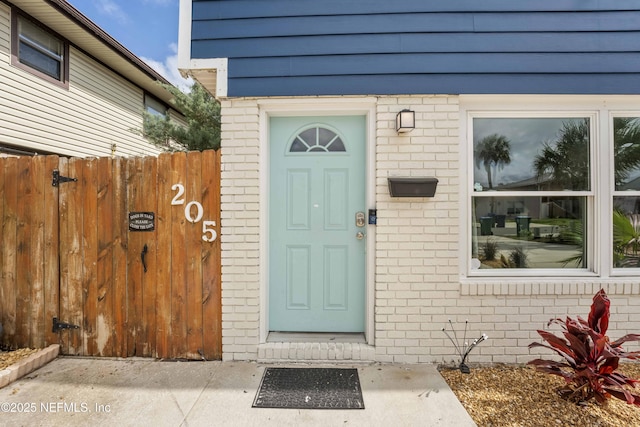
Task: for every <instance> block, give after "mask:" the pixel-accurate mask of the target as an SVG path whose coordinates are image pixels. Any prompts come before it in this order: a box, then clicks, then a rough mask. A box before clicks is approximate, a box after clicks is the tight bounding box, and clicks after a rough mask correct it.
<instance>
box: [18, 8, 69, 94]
mask: <svg viewBox="0 0 640 427" xmlns="http://www.w3.org/2000/svg"><path fill="white" fill-rule="evenodd" d="M12 16H13V22H12V40H13V44H12V49H13V54H12V63H13V64H14V65H16V66H18V67H20V68H22V69H24V70H27V71H29V72H31V73H33V74H36V75H38V76H41V77H43V78H45V79H47V80H50V81H53V82H56V83H58V84H63V85H64V84H66V82H67V79H68V69H69V55H68V52H69V47H68V43H67V42H66V41H65V40H64V39H62V38H60V37H58V36H56V35H55V34H54V33H53V32H51V31H50V30H48V29H46V28H45V27H43V26H41V25H39V24H37V23H36V22H34V21H31V20H29V19H27V18H26V17H25V16H22V15H21V14H19V13H17V12H16V11H15V10H14V12H13V14H12Z"/></svg>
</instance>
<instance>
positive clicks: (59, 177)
mask: <svg viewBox="0 0 640 427" xmlns="http://www.w3.org/2000/svg"><path fill="white" fill-rule="evenodd" d="M76 181H78V178H69V177H66V176H62V175H60V171H59V170H58V169H54V170H53V182H52V183H51V185H53V186H54V187H57V186H58V184H61V183H63V182H76Z"/></svg>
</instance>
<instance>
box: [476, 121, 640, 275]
mask: <svg viewBox="0 0 640 427" xmlns="http://www.w3.org/2000/svg"><path fill="white" fill-rule="evenodd" d="M469 126H470V131H469V136H470V140H471V141H472V142H473V144H472V145H473V147H472V153H470V156H471V159H470V160H471V162H470V163H471V164H470V166H471V167H472V168H473V177H472V178H471V179H472V180H473V181H472V183H470V184H471V185H470V192H469V195H470V196H469V201H470V203H469V209H470V230H471V248H470V252H471V258H472V262H471V263H470V265H471V266H472V267H471V268H472V269H474V270H477V272H476V273H477V274H491V275H509V274H511V275H513V274H514V269H518V270H519V271H521V272H522V271H523V269H528V271H531V274H534V272H535V274H538V273H543V271H548V272H549V274H558V272H561V271H562V272H565V273H569V272H572V273H575V274H581V272H591V271H593V270H594V261H593V258H594V255H593V254H594V251H593V249H592V246H593V243H592V242H593V238H594V236H592V233H591V231H590V230H593V229H594V224H595V222H594V221H595V218H594V214H593V211H594V209H593V205H594V196H595V192H594V167H593V158H594V156H593V152H594V146H595V144H594V133H595V132H594V129H595V128H594V126H595V115H593V114H577V115H576V114H571V115H569V114H560V115H553V114H545V115H540V114H519V115H507V114H502V115H491V114H480V115H475V116H472V117H470V120H469ZM638 188H640V184H639V186H638ZM639 194H640V193H639ZM518 274H520V273H518Z"/></svg>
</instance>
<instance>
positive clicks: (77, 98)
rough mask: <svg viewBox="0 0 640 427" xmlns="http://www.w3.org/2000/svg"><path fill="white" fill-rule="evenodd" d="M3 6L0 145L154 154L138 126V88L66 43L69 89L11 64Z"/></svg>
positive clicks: (82, 153)
mask: <svg viewBox="0 0 640 427" xmlns="http://www.w3.org/2000/svg"><path fill="white" fill-rule="evenodd" d="M10 47H11V43H10V14H9V8H8V7H7V6H5V5H0V81H1V82H2V85H1V86H0V143H4V144H10V145H14V146H18V147H23V148H28V149H30V150H34V151H42V152H44V151H46V152H54V153H59V154H63V155H68V156H80V157H85V156H108V155H111V146H112V144H116V154H117V155H120V156H132V155H136V156H139V155H156V154H158V153H159V150H158V149H157V148H156V147H155V146H153V145H152V144H150V143H148V142H146V141H145V140H144V139H143V138H142V137H141V136H139V135H137V134H136V133H135V132H133V131H132V129H140V128H141V127H142V111H143V99H144V96H143V91H142V89H140V88H138V87H137V86H135V85H133V84H132V83H131V82H129V81H128V80H126V79H124V78H122V77H120V76H119V75H117V74H116V73H114V72H113V71H111V70H109V69H108V68H107V67H105V66H104V65H102V64H100V63H97V62H96V61H94V60H93V59H91V58H90V57H88V56H87V55H85V54H83V53H82V52H80V51H78V50H77V49H74V48H73V47H71V49H70V53H69V54H70V79H69V89H68V90H67V89H64V88H61V87H58V86H56V85H53V84H51V83H50V82H48V81H45V80H43V79H41V78H39V77H37V76H34V75H32V74H30V73H28V72H26V71H24V70H21V69H19V68H16V67H13V66H12V65H11V56H10Z"/></svg>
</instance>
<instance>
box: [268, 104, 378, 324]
mask: <svg viewBox="0 0 640 427" xmlns="http://www.w3.org/2000/svg"><path fill="white" fill-rule="evenodd" d="M269 128H270V131H269V144H270V166H271V167H270V174H271V176H270V184H269V329H270V330H271V331H289V332H363V331H364V323H365V322H364V320H365V319H364V317H365V315H364V295H365V279H364V277H365V256H364V252H365V238H364V237H363V235H364V234H365V232H366V226H364V225H363V224H362V222H360V223H359V224H357V221H356V216H358V213H361V214H364V213H365V129H366V128H365V117H364V116H335V117H272V118H271V119H270V123H269ZM361 218H362V219H364V218H363V217H361Z"/></svg>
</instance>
